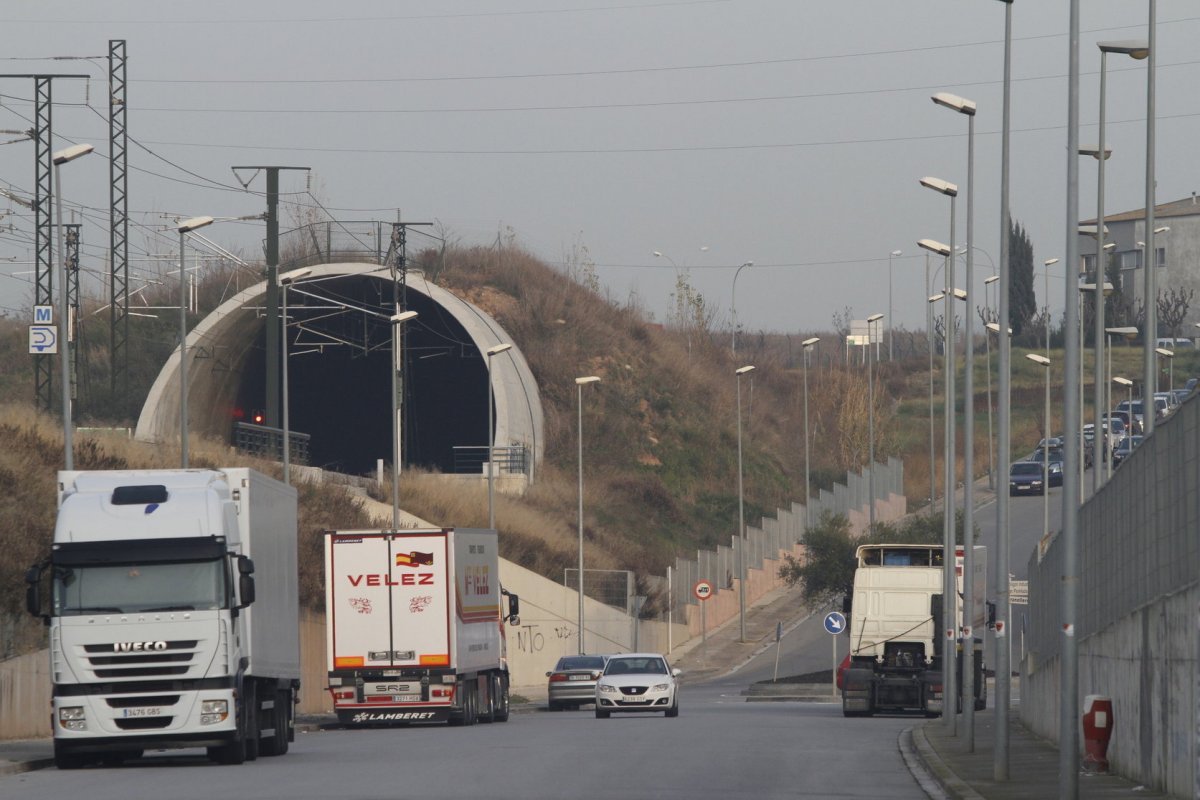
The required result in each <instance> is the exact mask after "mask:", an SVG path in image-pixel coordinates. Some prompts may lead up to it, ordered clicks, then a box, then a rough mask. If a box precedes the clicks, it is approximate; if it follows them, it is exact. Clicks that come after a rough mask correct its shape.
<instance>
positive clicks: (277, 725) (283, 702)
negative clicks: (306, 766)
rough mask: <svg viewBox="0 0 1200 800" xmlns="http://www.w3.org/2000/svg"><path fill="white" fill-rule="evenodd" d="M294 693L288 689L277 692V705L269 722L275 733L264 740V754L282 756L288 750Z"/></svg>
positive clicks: (270, 713)
mask: <svg viewBox="0 0 1200 800" xmlns="http://www.w3.org/2000/svg"><path fill="white" fill-rule="evenodd" d="M291 705H292V693H291V691H290V690H288V689H279V690H276V692H275V707H274V708H272V709H271V710H270V712H268V713H269V723H270V726H271V728H273V729H274V733H273V734H272V735H271V736H266V737H264V738H263V740H262V754H263V755H264V756H281V755H283V754H284V753H286V752H287V751H288V727H289V725H288V723H289V717H290V716H291Z"/></svg>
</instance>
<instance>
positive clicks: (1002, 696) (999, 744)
mask: <svg viewBox="0 0 1200 800" xmlns="http://www.w3.org/2000/svg"><path fill="white" fill-rule="evenodd" d="M1002 2H1003V3H1004V90H1003V101H1002V106H1003V108H1002V109H1001V123H1000V270H999V275H1000V286H999V287H997V288H998V289H999V292H998V294H999V295H1000V298H999V302H998V303H997V319H998V320H999V323H1000V325H1002V326H1005V327H1008V326H1010V325H1011V324H1012V320H1010V319H1009V303H1008V296H1009V292H1010V291H1011V288H1010V287H1011V285H1012V279H1011V276H1012V271H1011V267H1010V264H1009V236H1010V235H1011V233H1012V222H1011V220H1010V218H1009V203H1008V171H1009V170H1008V165H1009V157H1008V156H1009V140H1010V131H1011V114H1010V96H1011V92H1010V89H1011V86H1012V0H1002ZM1000 325H998V326H997V328H999V327H1000ZM997 344H998V345H999V347H1000V363H999V366H998V369H999V370H1000V385H999V387H998V391H999V394H1000V404H999V408H998V409H997V411H998V412H999V417H1000V420H999V430H997V432H996V433H997V435H998V437H999V439H1000V447H999V452H998V453H997V457H998V459H999V462H1000V464H1001V465H1006V464H1008V463H1009V460H1010V457H1009V456H1010V453H1009V449H1010V447H1011V443H1010V434H1009V431H1010V429H1011V424H1012V403H1011V393H1010V381H1011V373H1012V361H1011V357H1012V345H1011V342H1010V341H1009V338H1008V337H1007V336H1000V337H999V339H998V340H997ZM1004 471H1005V473H1006V474H1007V472H1008V467H1007V466H1005V467H1004ZM996 549H997V550H998V551H999V552H998V553H997V554H996V558H995V559H993V563H994V565H995V566H994V569H993V572H992V577H993V585H994V586H995V587H996V623H997V624H996V626H995V627H994V628H993V631H994V632H995V637H996V642H995V644H996V648H995V652H996V711H995V715H996V717H995V724H996V742H995V749H994V751H993V754H992V759H993V761H992V774H993V777H994V778H995V779H996V780H998V781H1007V780H1008V710H1009V703H1010V699H1011V694H1012V692H1011V685H1010V680H1011V674H1012V672H1011V667H1010V663H1009V662H1010V658H1009V655H1010V654H1009V647H1008V646H1007V645H1008V643H1009V642H1010V641H1011V637H1010V636H1009V630H1008V618H1009V616H1010V615H1009V604H1008V597H1009V596H1008V588H1009V586H1008V574H1009V560H1010V558H1011V554H1010V552H1009V551H1010V549H1011V533H1010V531H1009V527H1008V490H1007V488H1005V489H1004V490H1003V491H999V492H997V493H996ZM1002 638H1003V639H1004V641H1003V642H1001V641H999V640H1000V639H1002ZM1002 645H1004V646H1002Z"/></svg>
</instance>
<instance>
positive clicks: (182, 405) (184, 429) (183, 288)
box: [178, 217, 213, 469]
mask: <svg viewBox="0 0 1200 800" xmlns="http://www.w3.org/2000/svg"><path fill="white" fill-rule="evenodd" d="M212 224H213V218H212V217H192V218H191V219H187V220H184V221H183V222H181V223H179V226H178V229H179V463H180V465H181V466H182V467H183V468H184V469H187V466H188V379H187V378H188V364H187V309H188V302H187V274H186V273H185V271H184V263H183V262H184V258H183V254H184V246H185V245H186V243H187V242H186V240H187V234H189V233H191V232H192V231H194V230H199V229H200V228H203V227H205V226H206V225H212Z"/></svg>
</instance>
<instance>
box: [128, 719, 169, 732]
mask: <svg viewBox="0 0 1200 800" xmlns="http://www.w3.org/2000/svg"><path fill="white" fill-rule="evenodd" d="M172 719H173V717H135V718H133V719H118V720H117V721H116V722H117V727H118V728H120V729H121V730H123V731H153V730H158V729H159V728H165V727H167V726H168V725H170V724H171V720H172Z"/></svg>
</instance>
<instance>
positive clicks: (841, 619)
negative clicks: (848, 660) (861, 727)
mask: <svg viewBox="0 0 1200 800" xmlns="http://www.w3.org/2000/svg"><path fill="white" fill-rule="evenodd" d="M823 624H824V625H825V630H826V632H827V633H829V634H831V636H830V637H829V638H830V639H832V640H833V670H832V671H831V672H830V673H829V677H830V680H829V685H830V687H831V689H832V693H833V696H834V697H837V668H838V657H837V635H838V634H839V633H841V632H842V631H844V630H846V617H845V616H844V615H843V614H842V612H840V611H830V612H829V613H828V614H826V615H825V619H824V621H823Z"/></svg>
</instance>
